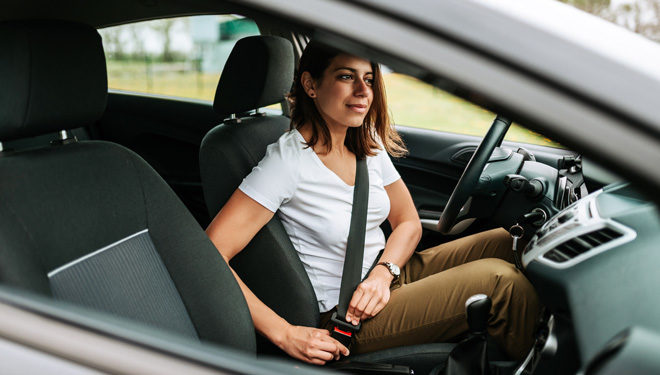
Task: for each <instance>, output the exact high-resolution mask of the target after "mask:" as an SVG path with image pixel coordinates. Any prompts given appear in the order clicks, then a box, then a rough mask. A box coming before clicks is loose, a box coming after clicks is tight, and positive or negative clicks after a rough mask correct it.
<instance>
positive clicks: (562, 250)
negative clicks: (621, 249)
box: [543, 228, 623, 263]
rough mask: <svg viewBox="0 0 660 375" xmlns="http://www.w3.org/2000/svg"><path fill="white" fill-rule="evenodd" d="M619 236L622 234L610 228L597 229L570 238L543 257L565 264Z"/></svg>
mask: <svg viewBox="0 0 660 375" xmlns="http://www.w3.org/2000/svg"><path fill="white" fill-rule="evenodd" d="M621 236H623V234H621V233H619V232H617V231H615V230H613V229H610V228H603V229H599V230H596V231H593V232H589V233H585V234H583V235H581V236H578V237H575V238H572V239H570V240H568V241H566V242H564V243H562V244H561V245H559V246H557V247H556V248H554V249H552V250H550V251H548V252H547V253H545V254H544V255H543V257H544V258H546V259H549V260H552V261H554V262H557V263H562V262H566V261H568V260H571V259H573V258H575V257H576V256H578V255H580V254H583V253H586V252H587V251H589V250H591V249H593V248H595V247H598V246H601V245H603V244H605V243H607V242H610V241H612V240H614V239H616V238H619V237H621Z"/></svg>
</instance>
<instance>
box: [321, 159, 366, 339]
mask: <svg viewBox="0 0 660 375" xmlns="http://www.w3.org/2000/svg"><path fill="white" fill-rule="evenodd" d="M368 206H369V170H368V169H367V159H366V157H365V158H363V159H359V160H357V161H356V163H355V186H354V188H353V208H352V211H351V226H350V228H349V232H348V241H347V244H346V256H345V258H344V269H343V271H342V276H341V287H340V289H339V303H338V304H337V311H336V312H334V313H333V314H332V317H331V318H330V320H331V321H332V323H333V324H334V328H333V330H332V334H331V335H332V337H333V338H334V339H336V340H337V341H339V342H341V343H342V344H343V345H344V346H345V347H347V348H350V345H351V339H352V338H353V334H354V333H356V332H358V331H360V327H361V326H362V323H358V325H353V324H351V323H349V322H347V321H346V313H347V311H348V305H349V303H350V302H351V298H352V297H353V293H354V292H355V288H357V286H358V284H360V281H361V280H360V279H361V276H362V263H363V259H364V237H365V230H366V226H367V209H368Z"/></svg>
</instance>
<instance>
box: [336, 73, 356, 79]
mask: <svg viewBox="0 0 660 375" xmlns="http://www.w3.org/2000/svg"><path fill="white" fill-rule="evenodd" d="M339 79H343V80H351V79H353V76H352V75H351V74H342V75H340V76H339Z"/></svg>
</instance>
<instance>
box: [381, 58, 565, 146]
mask: <svg viewBox="0 0 660 375" xmlns="http://www.w3.org/2000/svg"><path fill="white" fill-rule="evenodd" d="M383 79H384V81H385V88H386V91H387V104H388V106H389V108H390V111H391V112H392V117H393V119H394V123H396V124H398V125H405V126H412V127H418V128H425V129H432V130H439V131H444V132H451V133H458V134H468V135H476V136H484V135H485V134H486V131H488V128H489V127H490V125H491V124H492V123H493V120H494V119H495V114H494V113H491V112H489V111H487V110H485V109H483V108H481V107H478V106H476V105H473V104H472V103H469V102H467V101H465V100H463V99H461V98H458V97H456V96H453V95H451V94H448V93H446V92H444V91H442V90H440V89H438V88H436V87H434V86H432V85H429V84H427V83H425V82H422V81H420V80H417V79H415V78H412V77H409V76H406V75H403V74H398V73H392V72H387V69H384V74H383ZM505 139H506V140H508V141H513V142H523V143H532V144H537V145H543V146H550V147H561V145H559V144H558V143H556V142H553V141H552V140H550V139H548V138H546V137H544V136H542V135H540V134H537V133H534V132H532V131H530V130H527V129H525V128H523V127H521V126H519V125H517V124H515V123H514V124H512V125H511V128H510V129H509V131H508V133H507V135H506V138H505Z"/></svg>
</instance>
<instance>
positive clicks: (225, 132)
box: [200, 36, 454, 373]
mask: <svg viewBox="0 0 660 375" xmlns="http://www.w3.org/2000/svg"><path fill="white" fill-rule="evenodd" d="M274 50H281V51H280V52H275V51H274ZM283 51H287V52H286V53H284V52H283ZM278 53H279V54H278ZM276 54H278V55H277V56H278V58H279V60H276V59H272V58H269V56H275V55H276ZM283 58H286V60H283ZM250 64H252V65H254V64H268V65H269V66H268V67H260V68H258V69H257V70H258V71H268V72H270V74H263V75H258V76H255V75H251V74H248V72H247V71H245V70H242V69H244V67H245V66H249V65H250ZM293 65H294V57H293V50H292V46H291V44H290V43H289V42H288V41H286V40H285V39H283V38H279V37H271V36H255V37H248V38H245V39H242V40H240V41H239V42H238V43H237V44H236V46H235V47H234V50H233V51H232V53H231V55H230V57H229V60H228V61H227V63H226V64H225V69H224V71H223V73H222V77H224V76H225V75H228V76H230V77H236V76H237V74H240V76H241V77H243V79H242V80H232V81H231V82H228V81H223V80H222V79H221V80H220V82H219V83H218V89H217V91H216V97H215V102H214V108H215V109H216V112H218V113H219V114H220V115H222V116H225V117H227V116H229V115H230V114H237V113H241V112H244V111H247V110H249V109H255V108H259V107H261V106H267V105H270V104H273V103H277V102H280V101H282V100H283V98H284V95H285V93H287V92H288V91H289V89H290V87H291V83H292V82H293ZM282 77H286V80H283V79H282ZM252 79H265V80H266V81H265V82H263V83H246V81H249V80H252ZM229 97H231V98H232V101H231V103H225V102H224V100H225V98H229ZM255 98H259V100H255ZM238 99H241V100H238ZM289 127H290V120H289V119H288V118H286V117H284V116H268V115H258V116H246V117H242V118H240V121H236V120H234V119H230V120H227V121H225V122H224V123H222V124H220V125H218V126H217V127H215V128H214V129H212V130H211V131H210V132H209V133H208V134H207V135H206V136H205V137H204V139H203V141H202V145H201V149H200V167H201V177H202V186H203V189H204V197H205V199H206V205H207V207H208V210H209V214H210V216H211V217H214V216H215V215H216V214H217V213H218V211H219V210H220V209H221V208H222V206H223V205H224V204H225V203H226V202H227V200H228V199H229V197H230V196H231V194H232V193H233V192H234V191H235V190H236V189H237V188H238V186H239V185H240V183H241V181H242V179H243V178H244V177H245V176H247V175H248V174H249V173H250V171H251V170H252V168H253V167H254V166H256V165H257V164H258V162H259V161H260V160H261V159H262V158H263V157H264V155H265V153H266V148H267V146H268V145H269V144H271V143H274V142H275V141H276V140H277V139H278V138H279V137H280V136H281V135H282V134H283V133H284V132H285V131H287V130H288V129H289ZM230 263H231V265H232V267H233V268H234V270H235V271H236V272H237V273H238V274H239V275H240V277H241V279H242V280H243V281H244V282H245V283H246V285H248V286H249V287H250V289H251V290H252V291H253V292H254V293H255V295H256V296H257V297H259V298H260V299H261V300H262V301H263V302H264V303H265V304H266V305H268V306H269V307H270V308H271V309H273V310H274V311H275V312H276V313H278V314H279V315H280V316H282V317H283V318H284V319H286V320H287V321H288V322H289V323H291V324H296V325H303V326H309V327H317V326H318V325H319V323H320V322H319V309H318V305H317V300H316V295H315V293H314V290H313V288H312V285H311V282H310V281H309V278H308V277H307V274H306V273H305V270H304V268H303V265H302V262H301V261H300V259H299V258H298V256H297V254H296V251H295V249H294V247H293V245H292V244H291V241H290V240H289V237H288V235H287V233H286V231H285V229H284V227H283V226H282V223H281V222H280V220H279V219H278V217H277V215H275V216H274V217H273V219H271V221H270V222H269V223H268V224H267V225H266V226H265V227H264V228H262V229H261V231H260V232H259V233H258V234H257V235H256V236H255V238H253V239H252V241H251V242H250V243H249V244H248V245H247V247H246V248H245V249H244V250H243V251H241V252H240V253H239V254H238V255H237V256H236V257H234V259H232V261H231V262H230ZM453 346H454V345H453V344H429V345H418V346H411V347H407V348H394V349H389V350H383V351H379V352H375V353H367V354H363V355H356V356H351V357H350V358H351V359H352V360H358V361H359V360H364V361H369V362H381V363H392V364H402V365H410V364H411V363H414V364H415V366H414V367H415V371H416V373H428V372H429V371H431V369H432V368H433V367H435V366H436V365H437V364H438V363H442V362H444V361H445V360H446V358H447V355H448V354H449V352H450V351H451V349H452V348H453ZM273 348H274V345H272V344H269V343H268V341H266V340H265V339H260V341H259V351H260V352H266V353H273V352H274V351H276V350H274V349H273ZM280 354H281V353H280Z"/></svg>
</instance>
